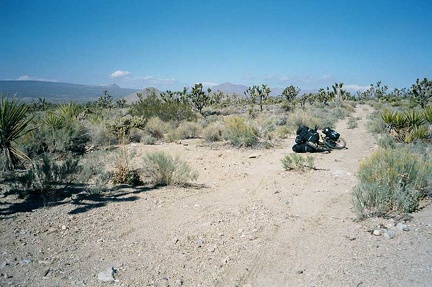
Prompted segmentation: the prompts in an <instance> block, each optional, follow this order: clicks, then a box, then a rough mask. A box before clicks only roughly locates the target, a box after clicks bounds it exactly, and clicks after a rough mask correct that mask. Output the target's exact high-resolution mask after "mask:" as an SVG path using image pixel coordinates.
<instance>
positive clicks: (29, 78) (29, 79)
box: [16, 75, 57, 82]
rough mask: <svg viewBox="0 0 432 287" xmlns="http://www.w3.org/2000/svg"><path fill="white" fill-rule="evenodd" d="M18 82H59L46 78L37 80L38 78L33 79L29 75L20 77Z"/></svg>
mask: <svg viewBox="0 0 432 287" xmlns="http://www.w3.org/2000/svg"><path fill="white" fill-rule="evenodd" d="M16 80H17V81H41V82H57V80H52V79H45V78H37V77H31V76H28V75H23V76H19V77H18V78H17V79H16Z"/></svg>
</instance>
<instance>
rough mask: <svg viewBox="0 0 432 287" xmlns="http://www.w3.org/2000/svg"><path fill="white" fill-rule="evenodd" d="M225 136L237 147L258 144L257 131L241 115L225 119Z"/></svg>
mask: <svg viewBox="0 0 432 287" xmlns="http://www.w3.org/2000/svg"><path fill="white" fill-rule="evenodd" d="M224 124H225V128H224V138H225V139H226V140H228V141H229V142H230V143H231V144H232V145H234V146H236V147H242V146H243V147H252V146H255V145H257V143H258V138H257V131H256V129H255V128H254V127H253V126H252V125H251V124H249V123H247V122H246V121H245V119H244V118H242V117H240V116H233V117H228V118H226V119H225V122H224Z"/></svg>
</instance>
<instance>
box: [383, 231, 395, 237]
mask: <svg viewBox="0 0 432 287" xmlns="http://www.w3.org/2000/svg"><path fill="white" fill-rule="evenodd" d="M384 237H385V238H387V239H392V238H393V237H395V232H394V231H393V230H386V231H385V232H384Z"/></svg>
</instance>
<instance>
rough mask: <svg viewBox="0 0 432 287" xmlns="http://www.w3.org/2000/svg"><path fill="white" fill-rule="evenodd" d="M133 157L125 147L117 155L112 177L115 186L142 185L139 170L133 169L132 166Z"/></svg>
mask: <svg viewBox="0 0 432 287" xmlns="http://www.w3.org/2000/svg"><path fill="white" fill-rule="evenodd" d="M132 156H133V155H132V154H131V153H130V152H129V151H128V150H127V149H126V148H125V147H123V148H121V149H120V150H119V151H118V152H117V154H116V155H115V164H114V168H115V169H114V172H113V175H112V179H113V183H114V184H128V185H131V186H137V185H140V184H142V180H141V178H140V176H139V174H138V170H136V169H133V168H132V166H131V164H130V160H131V158H132Z"/></svg>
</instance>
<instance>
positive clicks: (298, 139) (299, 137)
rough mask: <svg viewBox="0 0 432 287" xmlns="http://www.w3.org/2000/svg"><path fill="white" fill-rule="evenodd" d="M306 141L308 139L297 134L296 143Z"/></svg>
mask: <svg viewBox="0 0 432 287" xmlns="http://www.w3.org/2000/svg"><path fill="white" fill-rule="evenodd" d="M305 142H306V140H305V139H304V138H303V137H302V136H301V135H297V136H296V137H295V143H296V144H302V143H305Z"/></svg>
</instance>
